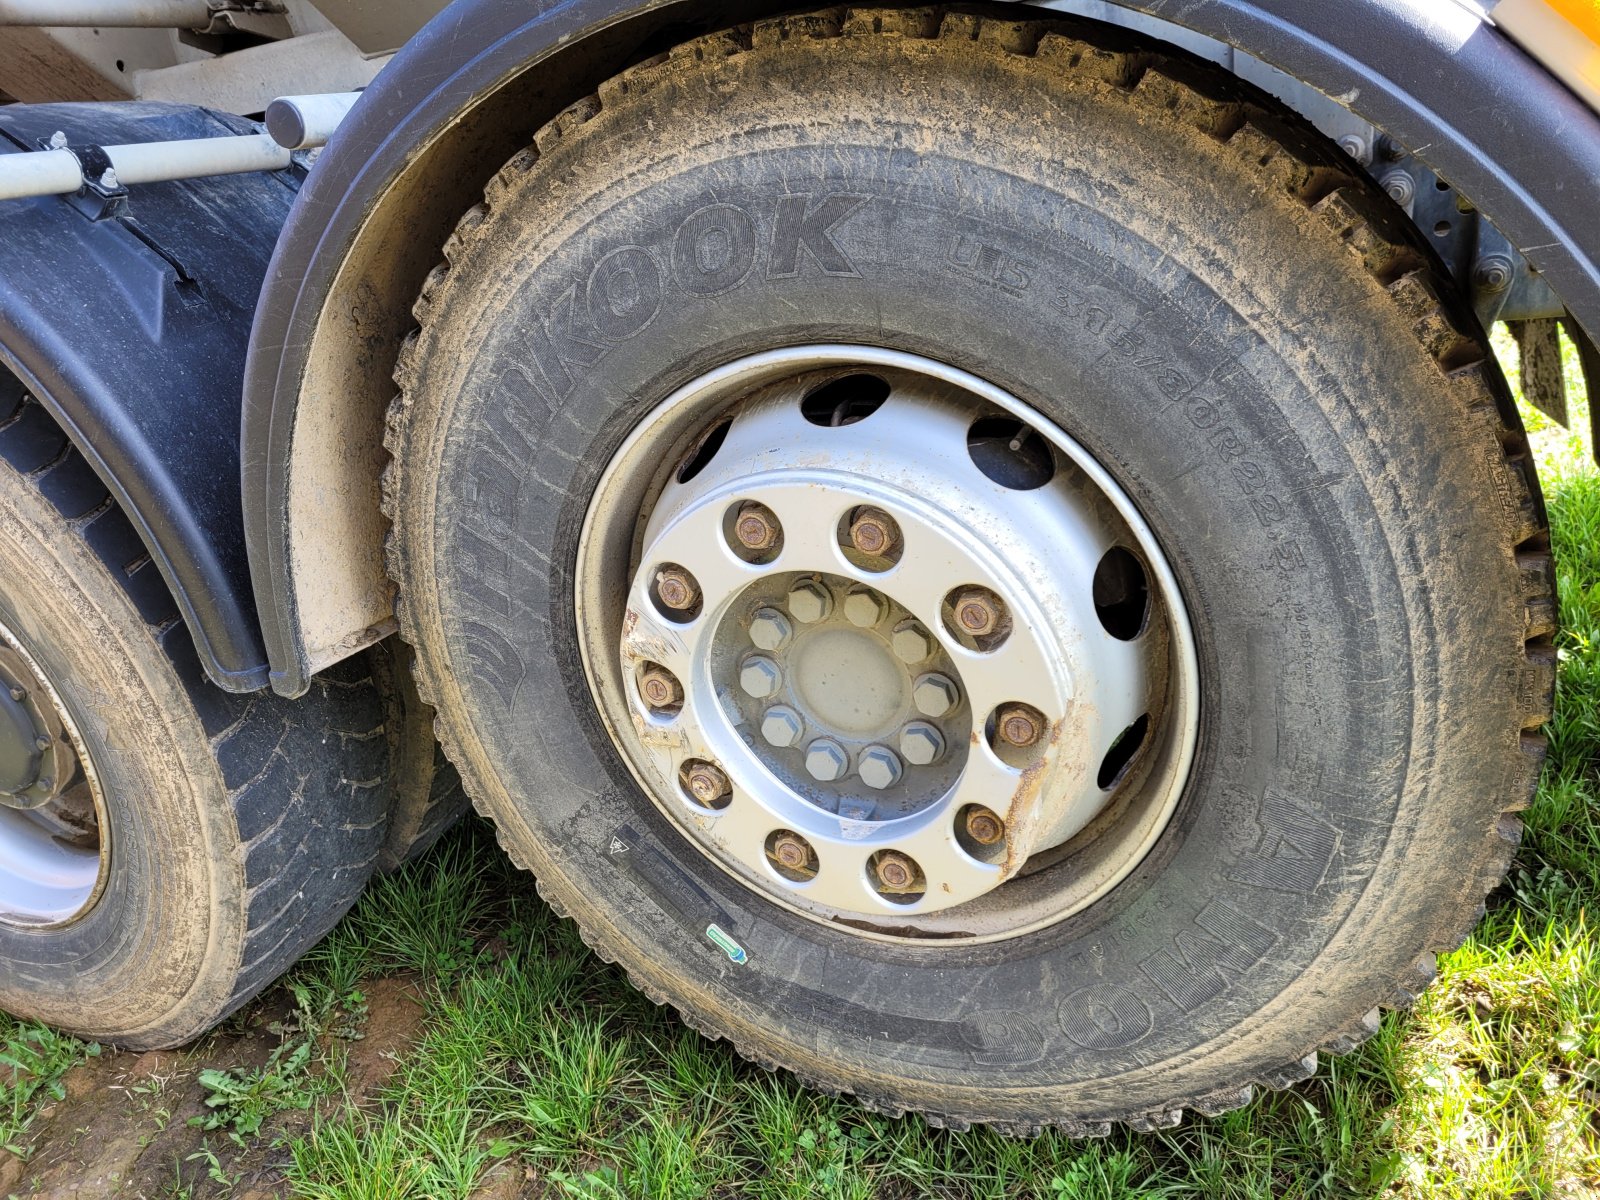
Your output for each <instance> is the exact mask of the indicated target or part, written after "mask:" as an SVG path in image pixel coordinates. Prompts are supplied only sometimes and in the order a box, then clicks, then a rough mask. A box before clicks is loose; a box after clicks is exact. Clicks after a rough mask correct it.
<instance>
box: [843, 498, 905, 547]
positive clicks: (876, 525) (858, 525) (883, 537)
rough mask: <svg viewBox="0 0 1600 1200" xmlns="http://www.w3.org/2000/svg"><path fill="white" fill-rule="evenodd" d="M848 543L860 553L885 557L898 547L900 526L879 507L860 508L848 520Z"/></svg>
mask: <svg viewBox="0 0 1600 1200" xmlns="http://www.w3.org/2000/svg"><path fill="white" fill-rule="evenodd" d="M850 544H851V545H852V546H854V547H855V548H856V549H857V550H859V551H861V553H862V554H866V555H870V556H871V557H873V558H885V557H887V556H889V555H891V554H893V553H894V552H895V551H896V550H898V549H899V548H900V526H899V525H898V524H897V523H896V522H895V519H894V518H893V517H891V516H890V515H889V514H888V513H886V512H884V511H883V509H881V508H860V509H857V510H856V512H855V516H854V518H853V519H852V520H851V522H850Z"/></svg>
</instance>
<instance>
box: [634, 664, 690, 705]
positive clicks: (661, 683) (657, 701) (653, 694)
mask: <svg viewBox="0 0 1600 1200" xmlns="http://www.w3.org/2000/svg"><path fill="white" fill-rule="evenodd" d="M639 694H640V695H641V696H643V697H644V702H645V703H646V704H648V705H649V706H650V710H651V711H652V712H654V713H655V714H656V715H657V716H669V715H671V714H673V713H675V712H677V711H678V710H679V709H680V708H682V707H683V684H681V683H679V682H678V677H677V676H676V675H674V674H673V673H672V672H671V671H669V670H667V669H666V668H665V667H663V666H661V665H660V664H659V663H646V664H645V665H644V669H643V670H641V671H640V672H639Z"/></svg>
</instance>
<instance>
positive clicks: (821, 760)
mask: <svg viewBox="0 0 1600 1200" xmlns="http://www.w3.org/2000/svg"><path fill="white" fill-rule="evenodd" d="M849 768H850V759H849V757H848V756H847V755H846V754H845V752H844V747H843V746H841V745H839V743H838V742H834V741H830V740H828V739H827V738H818V739H817V740H816V741H814V742H812V743H811V745H809V746H807V747H806V771H807V772H809V773H810V775H811V778H813V779H816V780H819V781H820V782H822V783H832V782H833V781H834V780H835V779H838V778H840V777H841V776H842V775H843V774H844V773H845V771H847V770H848V769H849Z"/></svg>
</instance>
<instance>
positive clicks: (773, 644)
mask: <svg viewBox="0 0 1600 1200" xmlns="http://www.w3.org/2000/svg"><path fill="white" fill-rule="evenodd" d="M793 632H794V630H793V628H792V627H791V626H790V624H789V618H788V617H786V616H784V615H783V614H782V613H781V612H779V611H778V610H777V609H775V608H763V609H758V610H757V612H756V615H755V616H754V617H752V618H751V620H750V640H751V641H752V642H754V643H755V644H756V645H757V646H760V647H761V648H762V649H763V650H778V649H781V648H782V647H783V646H784V645H785V643H787V642H788V640H789V638H790V636H791V635H792V634H793Z"/></svg>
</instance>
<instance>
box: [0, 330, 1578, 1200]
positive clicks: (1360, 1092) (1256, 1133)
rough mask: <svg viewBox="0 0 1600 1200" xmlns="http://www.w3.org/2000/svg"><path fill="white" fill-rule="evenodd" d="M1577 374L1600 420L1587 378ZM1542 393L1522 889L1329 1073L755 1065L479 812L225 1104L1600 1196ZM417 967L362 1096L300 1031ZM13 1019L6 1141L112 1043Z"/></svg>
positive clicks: (890, 1193)
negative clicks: (1126, 1096)
mask: <svg viewBox="0 0 1600 1200" xmlns="http://www.w3.org/2000/svg"><path fill="white" fill-rule="evenodd" d="M1501 349H1502V353H1510V354H1511V355H1514V353H1515V352H1514V348H1512V347H1510V346H1509V343H1506V344H1505V345H1502V347H1501ZM1573 400H1574V401H1575V402H1574V403H1573V405H1572V407H1573V409H1574V413H1573V423H1574V426H1575V427H1576V428H1577V429H1580V430H1586V429H1587V426H1588V414H1587V402H1586V398H1585V397H1584V396H1583V395H1582V393H1581V388H1580V390H1579V392H1578V394H1577V395H1576V396H1574V397H1573ZM1526 415H1527V418H1528V423H1529V426H1530V429H1531V430H1532V432H1533V437H1534V440H1535V447H1536V453H1537V454H1538V456H1539V459H1540V462H1541V469H1542V472H1543V477H1544V483H1545V489H1546V494H1547V496H1548V498H1549V500H1550V505H1551V515H1552V520H1553V535H1554V539H1555V546H1556V553H1557V562H1558V567H1559V585H1560V589H1561V601H1562V609H1563V621H1564V625H1565V630H1564V632H1563V633H1562V635H1561V641H1560V657H1561V690H1560V693H1559V697H1558V702H1557V712H1556V716H1555V720H1554V721H1553V722H1552V724H1551V727H1550V731H1549V732H1550V744H1551V754H1550V761H1549V766H1548V769H1547V771H1546V774H1545V778H1544V782H1543V785H1542V787H1541V789H1540V792H1539V796H1538V798H1537V800H1536V802H1535V803H1534V805H1533V807H1532V808H1531V809H1530V810H1529V811H1528V812H1527V813H1526V814H1525V817H1526V821H1527V834H1526V838H1525V840H1524V843H1523V846H1522V849H1521V850H1520V852H1519V854H1518V857H1517V861H1516V863H1515V865H1514V867H1513V869H1512V872H1511V874H1510V876H1509V878H1508V880H1507V882H1506V884H1505V886H1504V887H1502V888H1501V889H1500V890H1499V891H1498V892H1497V893H1496V894H1495V896H1494V897H1492V898H1491V901H1490V906H1489V912H1488V914H1487V916H1486V917H1485V919H1484V921H1483V922H1482V923H1481V924H1480V925H1479V927H1478V928H1477V930H1476V931H1475V932H1474V933H1473V935H1472V937H1471V938H1470V939H1469V940H1468V941H1467V942H1466V943H1465V944H1464V945H1463V946H1462V947H1461V948H1460V949H1458V950H1457V951H1455V952H1454V953H1452V954H1448V955H1445V956H1442V957H1441V959H1440V962H1439V980H1438V982H1437V983H1436V984H1435V986H1434V987H1433V988H1431V989H1430V990H1429V991H1428V992H1427V993H1426V994H1425V995H1424V997H1423V998H1422V1000H1421V1001H1420V1003H1419V1004H1418V1006H1417V1008H1416V1009H1415V1010H1414V1011H1413V1012H1411V1013H1408V1014H1389V1015H1387V1016H1386V1017H1385V1019H1384V1022H1383V1026H1382V1029H1381V1031H1380V1032H1379V1033H1378V1035H1377V1036H1375V1037H1374V1038H1373V1039H1371V1040H1370V1041H1369V1042H1367V1043H1366V1044H1365V1045H1364V1046H1362V1047H1361V1048H1360V1049H1359V1050H1357V1051H1356V1052H1355V1053H1353V1054H1351V1055H1349V1056H1347V1057H1344V1058H1337V1059H1333V1058H1325V1059H1324V1061H1323V1064H1322V1069H1321V1070H1320V1071H1319V1073H1318V1075H1317V1077H1316V1078H1315V1079H1313V1080H1310V1081H1308V1082H1306V1083H1304V1084H1301V1085H1298V1086H1296V1087H1295V1088H1293V1089H1291V1090H1289V1091H1287V1092H1280V1093H1275V1094H1271V1095H1266V1096H1262V1097H1260V1098H1258V1099H1257V1100H1256V1101H1255V1102H1254V1103H1252V1104H1251V1105H1250V1106H1248V1107H1247V1108H1245V1109H1243V1110H1240V1111H1238V1112H1235V1113H1230V1114H1227V1115H1225V1116H1222V1117H1219V1118H1216V1119H1209V1120H1208V1119H1205V1118H1200V1117H1195V1116H1191V1117H1189V1118H1187V1119H1186V1120H1185V1122H1184V1124H1183V1125H1182V1126H1181V1127H1179V1128H1177V1129H1174V1130H1170V1131H1166V1132H1164V1133H1161V1134H1158V1135H1149V1136H1135V1135H1131V1134H1122V1133H1119V1134H1115V1135H1113V1136H1112V1137H1111V1138H1108V1139H1106V1140H1104V1141H1098V1142H1077V1141H1072V1140H1070V1139H1067V1138H1063V1137H1059V1136H1054V1135H1047V1136H1044V1137H1041V1138H1038V1139H1036V1140H1033V1141H1027V1142H1017V1141H1007V1140H1005V1139H1002V1138H999V1137H996V1136H994V1135H992V1134H990V1133H988V1132H987V1131H983V1130H978V1131H974V1132H971V1133H965V1134H951V1133H946V1132H941V1131H937V1130H933V1129H930V1128H928V1127H927V1126H926V1125H925V1124H924V1123H922V1122H921V1121H920V1120H918V1119H891V1118H887V1117H882V1116H878V1115H874V1114H871V1113H867V1112H864V1111H862V1110H861V1109H859V1108H858V1107H857V1106H856V1105H855V1104H854V1103H852V1102H848V1101H839V1100H834V1099H830V1098H828V1097H825V1096H820V1095H816V1094H813V1093H811V1092H808V1091H806V1090H805V1089H804V1088H802V1087H800V1086H799V1085H798V1084H797V1083H795V1082H794V1081H793V1080H792V1079H791V1078H789V1077H788V1076H786V1075H782V1074H778V1075H773V1074H768V1073H767V1072H765V1071H762V1070H760V1069H758V1068H755V1067H752V1066H750V1065H749V1064H747V1063H744V1062H743V1061H742V1060H740V1059H739V1058H738V1057H737V1056H736V1055H735V1054H734V1053H733V1052H732V1051H731V1050H730V1049H729V1048H728V1047H727V1046H726V1045H724V1044H720V1043H718V1044H714V1043H709V1042H706V1041H705V1040H704V1039H702V1038H701V1037H700V1036H699V1035H697V1034H695V1033H694V1032H692V1031H691V1030H689V1029H687V1028H685V1027H684V1026H682V1025H681V1024H680V1023H679V1022H678V1021H677V1020H676V1018H675V1017H674V1016H673V1015H672V1014H671V1013H670V1012H666V1011H663V1010H661V1009H658V1008H656V1007H655V1006H653V1005H652V1004H650V1003H649V1002H648V1001H647V1000H645V999H644V998H643V997H641V996H640V995H639V994H637V993H636V992H634V991H633V990H632V989H631V988H630V987H629V986H628V984H627V982H626V980H625V979H624V978H623V976H622V975H621V973H620V972H619V971H617V970H616V969H614V968H611V967H607V966H605V965H603V964H601V963H599V962H598V961H597V960H596V959H595V958H594V957H593V956H592V955H591V954H590V953H589V951H588V950H587V948H586V947H584V946H583V944H582V943H581V942H580V941H579V940H578V938H577V936H576V934H575V933H574V932H573V930H572V928H571V927H570V926H569V925H568V924H567V923H565V922H563V921H560V920H558V919H557V918H555V917H554V916H553V914H552V913H551V912H550V910H549V909H548V908H547V907H546V906H545V905H544V904H543V903H542V902H541V901H540V900H539V899H538V898H537V896H536V895H535V893H534V891H533V888H532V885H531V881H530V880H529V879H528V878H527V877H526V876H524V875H522V874H521V873H519V872H517V871H515V870H514V869H513V868H512V867H510V865H509V864H508V863H507V862H506V860H505V859H504V857H503V856H502V855H501V854H500V852H499V851H498V849H497V848H496V847H495V845H494V841H493V837H492V834H491V833H490V832H489V831H487V830H486V829H485V828H484V827H483V826H482V825H481V824H478V823H476V822H473V823H469V824H468V825H466V826H465V827H463V828H462V829H460V830H459V831H457V832H455V833H453V834H452V835H450V837H448V838H447V839H446V841H445V842H444V843H443V844H442V845H441V846H440V847H438V848H437V849H436V850H435V851H434V852H433V853H432V854H430V855H429V856H428V857H427V858H426V859H424V860H423V861H422V862H420V863H418V864H414V865H413V866H411V867H408V868H407V869H405V870H403V871H402V872H400V873H399V874H397V875H395V876H392V877H388V878H384V879H380V880H377V881H375V883H374V884H373V886H372V888H371V889H370V890H369V892H368V894H367V895H366V897H365V898H364V899H363V900H362V901H361V903H360V904H359V905H358V906H357V908H356V909H355V911H354V912H353V913H352V914H351V915H350V916H349V917H348V918H347V919H346V920H345V921H344V922H343V923H342V924H341V925H340V926H339V928H338V929H337V930H335V932H334V933H333V934H332V935H330V937H329V938H328V939H327V940H325V941H324V942H323V943H322V945H320V946H319V947H317V948H316V949H315V950H314V951H313V952H312V954H311V955H310V956H309V957H308V958H307V959H306V960H305V961H304V962H303V963H302V964H301V965H300V966H299V967H298V968H297V970H296V973H295V976H294V977H293V979H292V980H291V981H290V983H289V985H288V986H289V987H290V988H291V989H293V995H294V996H295V998H296V1009H297V1015H296V1016H295V1017H293V1018H291V1021H292V1022H293V1024H294V1027H293V1028H292V1029H287V1030H286V1032H285V1040H284V1045H285V1046H286V1047H289V1048H288V1049H285V1050H284V1051H283V1052H282V1054H281V1055H279V1056H277V1057H275V1058H274V1059H273V1060H272V1061H271V1062H269V1063H268V1064H267V1066H266V1067H263V1068H260V1069H258V1070H256V1071H254V1072H244V1073H236V1074H233V1075H227V1074H225V1073H219V1074H218V1076H217V1077H216V1078H215V1079H214V1080H213V1082H214V1083H215V1084H216V1086H215V1087H214V1088H213V1089H212V1095H213V1096H214V1097H216V1098H217V1100H218V1103H217V1104H216V1105H215V1106H214V1108H213V1112H214V1113H215V1114H216V1115H217V1121H216V1126H217V1128H218V1129H222V1130H224V1131H227V1132H230V1133H237V1134H239V1136H241V1137H244V1136H246V1135H247V1133H248V1128H253V1127H255V1126H257V1125H259V1121H260V1118H261V1117H262V1116H264V1115H265V1114H266V1113H267V1112H269V1111H271V1110H272V1109H274V1107H275V1106H277V1107H281V1106H284V1105H294V1106H298V1105H300V1104H302V1103H303V1102H305V1101H306V1100H307V1098H308V1097H311V1096H315V1097H316V1098H317V1099H316V1103H315V1104H314V1105H313V1107H312V1109H311V1111H312V1112H313V1113H314V1114H315V1117H314V1119H313V1120H312V1122H311V1124H310V1125H309V1127H307V1128H306V1129H305V1132H303V1133H299V1134H296V1135H294V1136H293V1137H292V1138H291V1140H290V1141H289V1143H288V1145H287V1146H286V1147H285V1159H286V1164H287V1165H286V1167H285V1169H286V1172H287V1176H288V1181H287V1184H286V1186H287V1187H288V1188H289V1189H290V1190H292V1192H293V1193H294V1194H296V1195H300V1196H305V1197H312V1198H315V1200H411V1198H415V1200H424V1198H426V1200H448V1198H453V1197H461V1198H465V1197H469V1196H473V1195H474V1194H475V1192H477V1193H478V1194H482V1195H487V1194H493V1195H495V1196H502V1195H503V1196H507V1197H509V1196H512V1195H517V1194H524V1195H534V1196H541V1197H563V1198H565V1197H572V1198H577V1197H586V1198H594V1200H620V1198H623V1197H627V1198H629V1200H631V1198H633V1197H660V1198H675V1197H684V1198H689V1197H719V1198H720V1197H733V1196H738V1197H749V1198H751V1200H810V1198H812V1197H819V1198H840V1200H844V1198H859V1200H869V1198H870V1200H910V1198H912V1197H917V1198H922V1197H933V1198H937V1200H956V1198H960V1200H968V1198H970V1200H988V1198H996V1200H998V1198H999V1197H1007V1198H1011V1197H1022V1198H1036V1200H1133V1198H1154V1197H1188V1196H1205V1197H1217V1198H1229V1200H1231V1198H1235V1197H1237V1198H1241V1200H1242V1198H1246V1197H1261V1198H1263V1200H1266V1198H1269V1197H1270V1198H1273V1200H1277V1198H1280V1197H1359V1196H1378V1195H1383V1196H1395V1197H1406V1198H1412V1197H1415V1198H1423V1197H1437V1198H1441V1200H1442V1198H1446V1197H1448V1198H1451V1200H1454V1198H1456V1197H1483V1198H1489V1197H1517V1198H1523V1197H1526V1198H1530V1200H1531V1198H1535V1197H1538V1198H1543V1197H1551V1198H1563V1200H1564V1198H1568V1197H1577V1196H1588V1195H1600V939H1597V937H1596V933H1595V931H1593V930H1591V929H1590V928H1589V924H1590V921H1591V919H1592V914H1593V912H1594V911H1595V909H1596V904H1595V901H1596V899H1597V898H1600V806H1597V804H1596V800H1597V793H1600V771H1597V767H1596V763H1597V760H1600V654H1597V653H1596V643H1597V641H1600V474H1597V473H1596V471H1595V469H1594V467H1593V464H1592V461H1591V459H1590V448H1589V446H1588V440H1587V436H1586V434H1582V433H1573V434H1568V433H1566V432H1565V431H1563V430H1561V429H1559V428H1556V427H1554V426H1552V425H1551V424H1550V423H1549V422H1547V421H1545V420H1543V419H1542V418H1540V417H1539V416H1538V415H1537V414H1535V413H1532V412H1531V411H1529V412H1528V413H1527V414H1526ZM398 971H404V972H407V973H408V974H409V975H412V976H415V977H416V978H419V979H420V980H421V986H422V991H423V994H424V998H425V1005H426V1015H427V1019H426V1022H425V1024H424V1026H423V1028H422V1031H421V1034H420V1038H419V1040H418V1041H416V1042H415V1043H414V1044H412V1045H411V1046H410V1048H409V1050H407V1051H406V1052H405V1053H404V1055H403V1057H402V1059H401V1061H400V1064H399V1067H398V1069H397V1071H396V1072H395V1074H394V1075H393V1076H392V1077H391V1078H390V1079H389V1082H388V1083H387V1084H386V1085H385V1086H384V1087H383V1089H382V1090H381V1091H380V1092H379V1093H378V1094H377V1096H376V1098H375V1099H372V1100H369V1101H367V1102H366V1103H363V1104H355V1103H341V1102H339V1096H338V1086H339V1083H340V1079H339V1075H338V1071H337V1067H336V1065H330V1064H336V1062H337V1056H332V1055H323V1054H306V1053H303V1052H302V1051H300V1050H299V1049H296V1047H300V1046H305V1045H309V1044H310V1042H311V1041H312V1040H315V1039H316V1038H318V1037H322V1036H323V1035H324V1034H326V1033H328V1032H330V1031H333V1032H337V1027H338V1025H339V1023H340V1022H341V1021H343V1020H345V1019H346V1017H347V1016H348V1014H350V1013H352V1012H353V1011H355V1010H356V1009H358V1008H359V1005H360V992H361V990H362V988H363V984H364V981H368V980H370V979H372V978H373V977H374V976H378V975H382V974H385V973H390V972H398ZM341 1014H344V1015H341ZM0 1037H3V1038H4V1039H6V1044H7V1046H8V1047H11V1048H12V1049H11V1050H10V1052H9V1059H17V1058H18V1057H19V1055H20V1054H22V1053H24V1051H19V1050H18V1049H16V1047H19V1046H20V1047H25V1048H27V1049H26V1051H25V1052H26V1053H29V1054H32V1055H34V1056H35V1057H34V1058H30V1059H28V1060H27V1063H26V1064H25V1065H24V1068H23V1069H22V1070H20V1071H16V1072H15V1073H14V1075H13V1077H12V1080H11V1082H10V1083H4V1080H5V1078H6V1076H4V1075H3V1074H0V1143H4V1142H8V1141H15V1140H16V1139H17V1138H19V1137H23V1136H24V1133H23V1131H24V1129H25V1126H26V1124H27V1121H28V1119H29V1116H30V1115H31V1113H32V1111H33V1110H34V1109H36V1108H37V1106H38V1104H39V1103H40V1102H41V1101H42V1100H43V1099H44V1098H47V1097H48V1096H49V1095H50V1094H51V1093H52V1089H55V1090H56V1091H59V1086H60V1083H59V1081H60V1076H61V1073H62V1071H63V1070H65V1068H66V1067H67V1066H68V1065H70V1064H71V1062H73V1061H75V1060H76V1058H77V1057H78V1056H80V1055H81V1054H83V1053H85V1052H86V1050H85V1048H83V1047H81V1046H78V1044H76V1043H72V1042H70V1040H69V1039H60V1038H56V1037H55V1036H54V1035H48V1034H45V1033H43V1032H42V1031H40V1030H38V1029H37V1028H34V1027H25V1026H19V1025H15V1024H11V1025H3V1026H0ZM319 1044H322V1043H319ZM5 1061H8V1056H7V1055H0V1062H5ZM324 1073H325V1074H326V1078H319V1076H320V1075H321V1074H324ZM19 1080H23V1082H18V1081H19ZM8 1113H9V1116H8ZM218 1174H223V1176H224V1178H226V1175H225V1173H223V1172H221V1171H220V1170H219V1171H218ZM212 1178H213V1180H214V1181H215V1179H216V1176H215V1175H213V1176H212ZM502 1186H503V1189H504V1190H502ZM491 1188H492V1189H494V1190H493V1191H492V1193H491V1192H490V1191H489V1190H488V1189H491ZM518 1188H525V1189H526V1190H525V1191H523V1192H520V1193H519V1191H518ZM480 1189H483V1191H481V1192H480V1191H479V1190H480ZM223 1190H226V1188H223Z"/></svg>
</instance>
